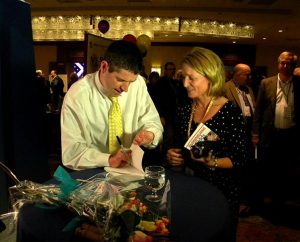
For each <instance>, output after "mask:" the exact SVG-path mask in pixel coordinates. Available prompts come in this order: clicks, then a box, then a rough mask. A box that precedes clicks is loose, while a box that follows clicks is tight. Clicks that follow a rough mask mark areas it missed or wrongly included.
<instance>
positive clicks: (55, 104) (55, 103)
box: [50, 70, 64, 112]
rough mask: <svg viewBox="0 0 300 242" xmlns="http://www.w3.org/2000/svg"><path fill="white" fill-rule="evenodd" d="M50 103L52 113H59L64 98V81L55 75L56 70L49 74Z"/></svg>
mask: <svg viewBox="0 0 300 242" xmlns="http://www.w3.org/2000/svg"><path fill="white" fill-rule="evenodd" d="M50 77H51V82H50V87H51V101H52V108H53V111H54V112H59V111H60V108H61V105H62V100H63V97H64V81H63V80H62V79H61V78H60V77H59V76H58V75H57V71H56V70H52V71H51V72H50Z"/></svg>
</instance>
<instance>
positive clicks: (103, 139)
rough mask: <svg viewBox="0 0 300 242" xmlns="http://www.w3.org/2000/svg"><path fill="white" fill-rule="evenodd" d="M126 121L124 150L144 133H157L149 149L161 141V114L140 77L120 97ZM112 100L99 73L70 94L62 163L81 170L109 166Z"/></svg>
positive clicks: (63, 126)
mask: <svg viewBox="0 0 300 242" xmlns="http://www.w3.org/2000/svg"><path fill="white" fill-rule="evenodd" d="M119 103H120V108H121V111H122V118H123V130H124V135H123V139H122V142H123V146H124V147H126V148H129V147H130V146H131V144H132V141H133V138H134V137H135V135H136V134H137V133H138V131H140V130H141V129H146V130H148V131H151V132H153V133H154V140H153V142H152V144H150V145H148V146H147V148H154V147H155V146H157V145H158V143H159V142H160V141H161V140H162V133H163V127H162V124H161V122H160V118H159V114H158V112H157V110H156V108H155V106H154V104H153V101H152V99H151V98H150V96H149V93H148V91H147V86H146V84H145V81H144V79H143V78H142V77H141V76H140V75H139V76H138V78H137V80H136V81H135V82H133V83H131V84H130V86H129V89H128V92H123V93H122V94H121V96H120V97H119ZM111 104H112V103H111V100H110V99H109V98H108V97H107V96H106V95H104V93H103V86H102V85H101V83H100V80H99V73H98V72H95V73H92V74H88V75H86V76H85V77H84V78H82V79H81V80H79V81H77V82H76V83H75V84H73V85H72V87H71V88H70V89H69V90H68V92H67V93H66V95H65V97H64V102H63V106H62V110H61V143H62V162H63V164H64V165H65V166H66V167H69V168H72V169H75V170H80V169H85V168H93V167H103V166H108V165H109V164H108V159H109V156H110V154H109V151H108V113H109V110H110V107H111Z"/></svg>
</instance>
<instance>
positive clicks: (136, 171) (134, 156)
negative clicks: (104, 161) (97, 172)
mask: <svg viewBox="0 0 300 242" xmlns="http://www.w3.org/2000/svg"><path fill="white" fill-rule="evenodd" d="M130 149H131V151H132V153H131V161H130V163H129V164H128V165H126V166H124V167H120V168H113V167H105V168H104V169H105V171H107V172H109V173H110V174H112V175H116V174H129V175H134V176H144V173H145V172H144V170H143V167H142V160H143V156H144V151H143V150H142V149H141V147H139V146H138V145H135V144H132V145H131V147H130Z"/></svg>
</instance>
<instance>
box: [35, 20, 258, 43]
mask: <svg viewBox="0 0 300 242" xmlns="http://www.w3.org/2000/svg"><path fill="white" fill-rule="evenodd" d="M101 20H106V21H107V22H108V23H109V30H108V31H107V32H106V33H101V32H100V31H99V29H98V23H99V21H101ZM32 31H33V40H34V41H61V40H65V41H70V40H76V41H82V40H84V33H85V32H88V33H91V34H94V35H98V36H101V37H105V38H109V39H122V38H123V37H124V36H125V35H127V34H132V35H134V36H136V37H138V36H140V35H142V34H146V35H148V36H149V37H150V38H151V39H153V38H154V34H155V33H156V32H175V33H176V32H177V33H189V34H195V35H198V36H199V35H200V36H201V35H210V36H215V37H230V38H254V27H253V26H252V25H241V24H237V23H220V22H217V21H206V20H200V19H181V18H178V17H140V16H135V17H133V16H36V17H33V18H32Z"/></svg>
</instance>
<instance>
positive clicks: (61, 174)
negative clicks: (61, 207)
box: [53, 166, 80, 200]
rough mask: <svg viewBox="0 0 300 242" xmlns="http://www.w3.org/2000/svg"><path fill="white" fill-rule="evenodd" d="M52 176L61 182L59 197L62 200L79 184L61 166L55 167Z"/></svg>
mask: <svg viewBox="0 0 300 242" xmlns="http://www.w3.org/2000/svg"><path fill="white" fill-rule="evenodd" d="M53 176H54V178H55V179H56V180H57V181H60V182H61V183H60V194H59V198H60V199H62V200H66V199H67V198H68V197H69V195H70V193H71V192H73V191H74V190H75V189H76V188H77V187H78V186H79V184H80V183H79V182H78V181H77V180H75V179H73V178H72V177H71V176H70V174H69V173H68V172H67V171H66V170H65V169H64V168H63V167H61V166H58V167H57V169H56V171H55V172H54V175H53Z"/></svg>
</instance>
